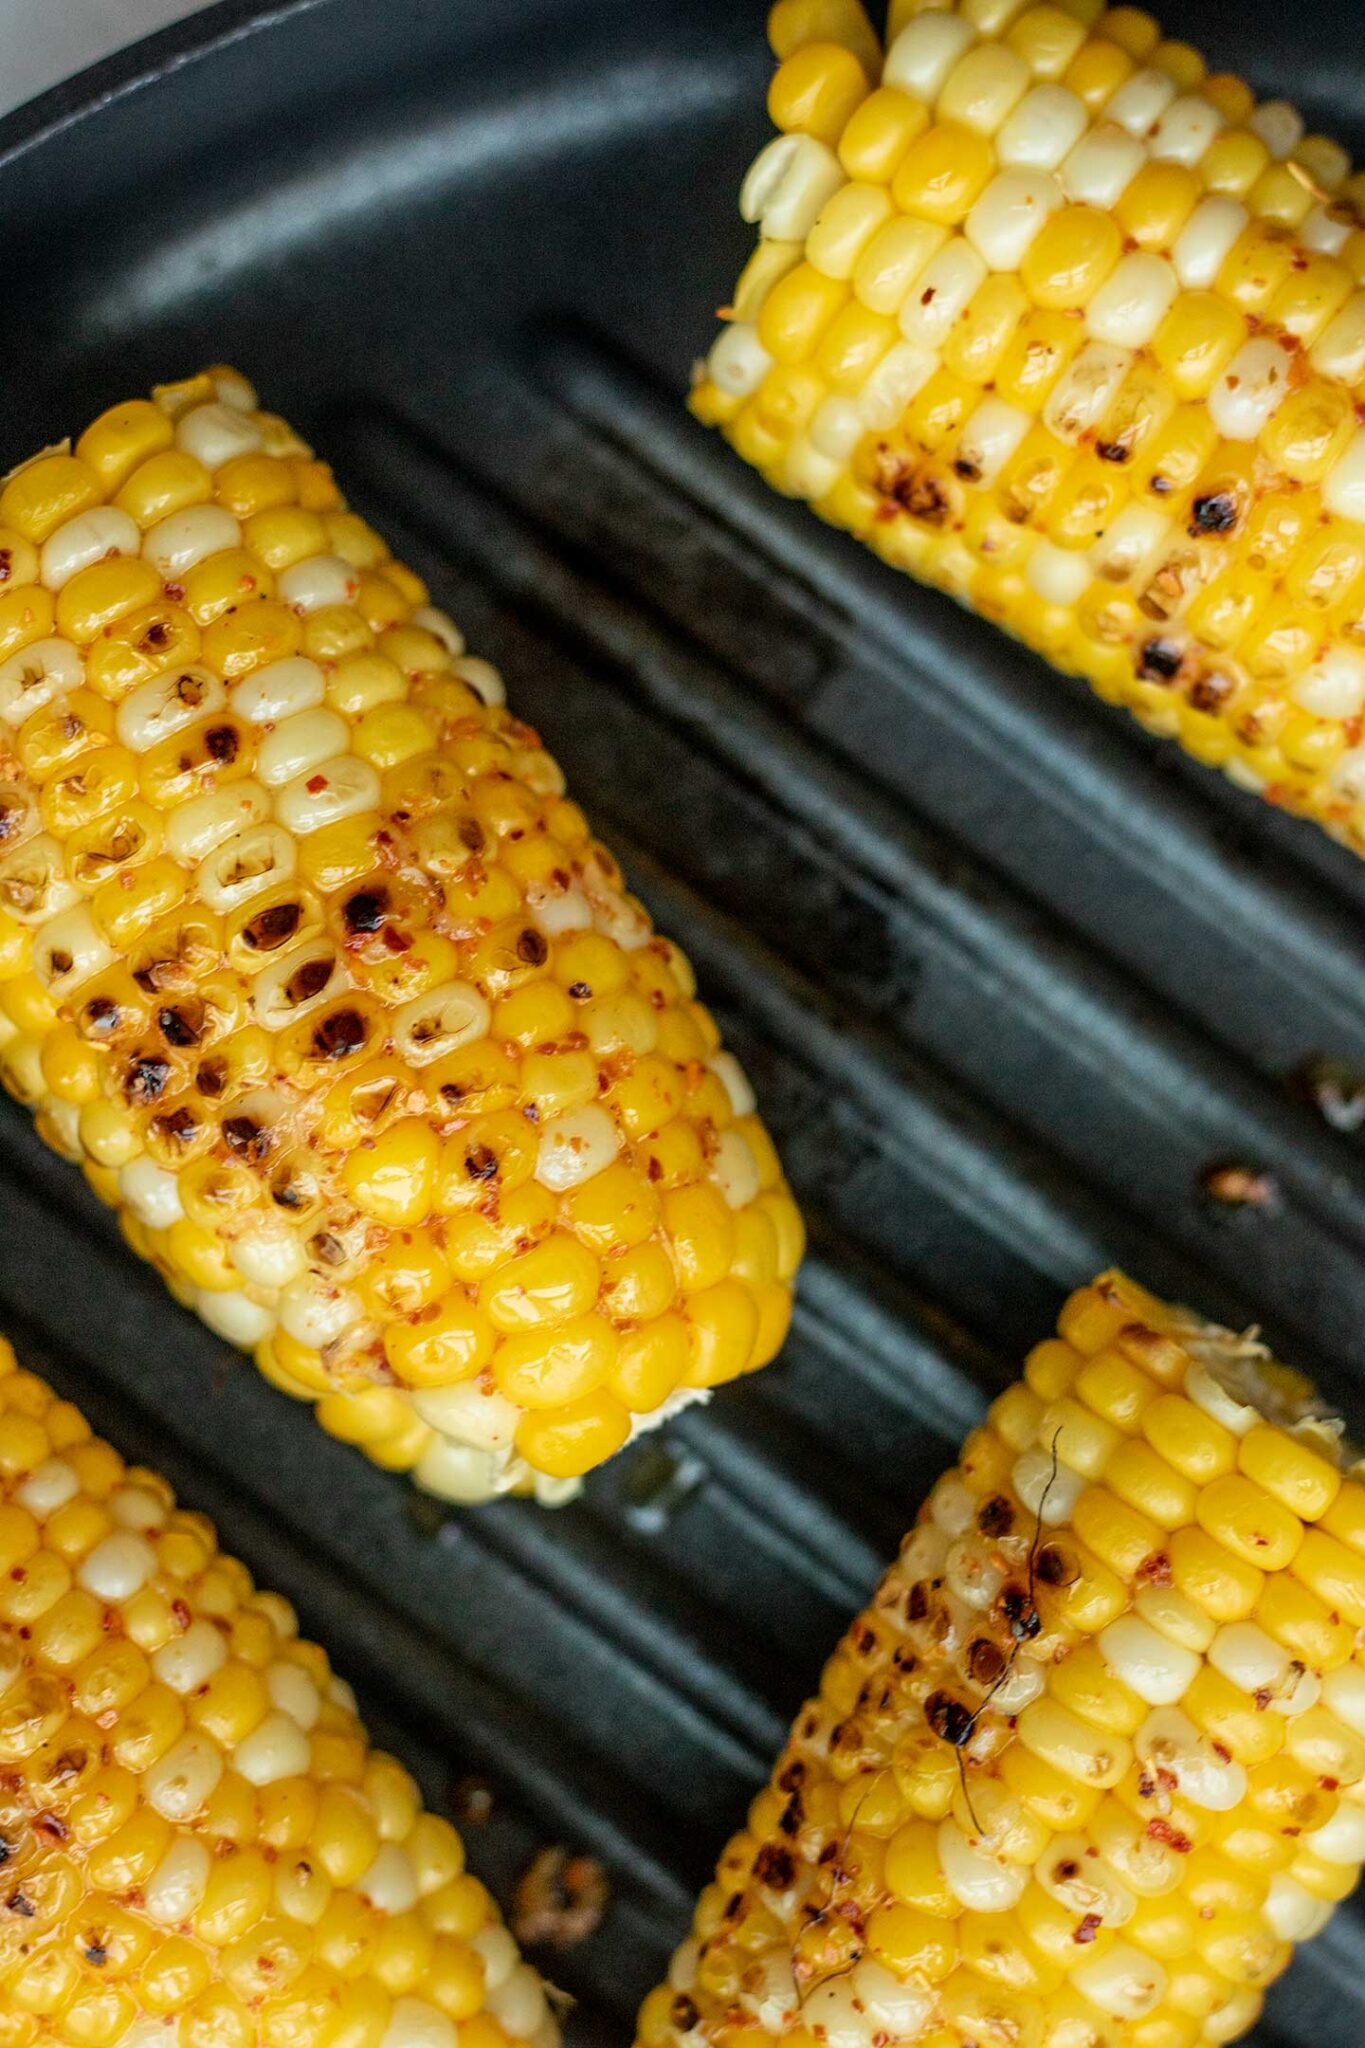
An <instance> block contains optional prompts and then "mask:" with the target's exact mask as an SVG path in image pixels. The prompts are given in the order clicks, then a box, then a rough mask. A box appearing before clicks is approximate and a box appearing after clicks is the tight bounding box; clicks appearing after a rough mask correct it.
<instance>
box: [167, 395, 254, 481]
mask: <svg viewBox="0 0 1365 2048" xmlns="http://www.w3.org/2000/svg"><path fill="white" fill-rule="evenodd" d="M175 438H176V444H177V446H179V447H181V448H183V449H184V450H185V453H186V454H187V455H193V456H194V458H195V460H196V461H197V462H202V463H203V465H204V467H205V469H208V470H214V469H221V468H222V467H223V464H224V463H225V462H232V461H234V460H235V459H236V457H237V456H239V455H255V454H256V453H257V451H258V450H259V449H260V448H261V447H262V446H263V444H264V440H265V437H264V435H263V434H262V432H261V430H260V428H259V427H258V426H257V425H256V422H255V421H254V420H251V419H248V418H246V416H245V415H244V414H243V413H241V412H239V411H237V409H236V408H235V407H234V406H229V405H217V404H215V405H197V406H195V407H194V409H193V411H191V412H184V413H181V415H180V418H179V419H178V420H177V421H176V427H175Z"/></svg>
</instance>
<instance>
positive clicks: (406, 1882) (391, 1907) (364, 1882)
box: [355, 1842, 521, 1989]
mask: <svg viewBox="0 0 1365 2048" xmlns="http://www.w3.org/2000/svg"><path fill="white" fill-rule="evenodd" d="M355 1889H356V1891H357V1892H358V1893H359V1894H360V1896H361V1898H362V1899H368V1900H369V1902H370V1904H371V1905H372V1906H375V1907H377V1908H378V1910H379V1911H380V1912H381V1913H410V1912H411V1911H412V1909H413V1907H414V1906H415V1905H416V1904H417V1899H418V1891H417V1878H416V1875H415V1873H414V1871H413V1868H412V1861H411V1858H410V1857H409V1856H407V1855H406V1853H405V1852H404V1851H403V1850H402V1849H401V1848H400V1847H399V1845H398V1843H397V1842H385V1843H384V1845H383V1847H382V1848H381V1849H380V1851H379V1854H378V1855H377V1856H376V1857H375V1859H374V1862H373V1863H372V1864H371V1865H370V1867H369V1869H368V1870H367V1871H366V1872H365V1875H364V1876H363V1877H361V1878H358V1879H357V1880H356V1886H355ZM520 1960H521V1958H520V1957H517V1961H518V1962H519V1961H520ZM511 1974H512V1972H511V1971H510V1970H509V1971H508V1972H507V1976H509V1977H510V1976H511ZM501 1981H504V1982H505V1981H506V1980H505V1979H503V1980H501ZM489 1988H490V1989H492V1988H493V1987H492V1986H491V1985H490V1987H489Z"/></svg>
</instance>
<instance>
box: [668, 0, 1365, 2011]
mask: <svg viewBox="0 0 1365 2048" xmlns="http://www.w3.org/2000/svg"><path fill="white" fill-rule="evenodd" d="M1135 32H1136V30H1135ZM1319 1415H1320V1410H1319V1409H1318V1408H1317V1406H1316V1404H1315V1402H1314V1401H1313V1399H1312V1396H1311V1390H1309V1389H1307V1388H1306V1387H1305V1386H1304V1385H1303V1383H1302V1382H1297V1381H1294V1380H1293V1379H1292V1378H1290V1377H1289V1376H1286V1375H1285V1374H1284V1372H1283V1369H1282V1368H1279V1367H1277V1366H1276V1365H1275V1363H1274V1361H1273V1360H1271V1358H1270V1357H1269V1354H1268V1353H1267V1352H1266V1351H1265V1350H1264V1348H1263V1347H1262V1346H1260V1345H1259V1344H1257V1343H1255V1342H1253V1341H1252V1340H1250V1339H1243V1338H1238V1337H1236V1336H1235V1335H1233V1334H1232V1333H1231V1332H1230V1331H1226V1330H1220V1329H1217V1328H1216V1327H1214V1326H1212V1325H1210V1324H1206V1323H1203V1322H1201V1321H1200V1320H1199V1319H1198V1318H1197V1317H1195V1316H1194V1315H1192V1314H1190V1313H1189V1312H1188V1311H1187V1310H1183V1309H1172V1308H1166V1307H1164V1306H1163V1305H1162V1304H1161V1303H1159V1302H1157V1301H1154V1300H1153V1298H1152V1297H1151V1296H1150V1295H1148V1294H1146V1293H1144V1292H1143V1290H1142V1289H1140V1288H1138V1287H1135V1286H1134V1285H1133V1284H1132V1283H1131V1282H1130V1281H1128V1280H1126V1279H1125V1278H1124V1277H1123V1276H1122V1275H1121V1274H1117V1273H1108V1274H1105V1275H1102V1276H1101V1278H1100V1279H1099V1280H1097V1281H1096V1282H1095V1284H1094V1285H1093V1286H1092V1287H1087V1288H1083V1289H1081V1291H1080V1292H1079V1293H1078V1294H1076V1295H1074V1296H1073V1297H1072V1299H1071V1300H1070V1301H1069V1302H1068V1303H1067V1305H1066V1308H1065V1309H1064V1311H1063V1314H1062V1317H1061V1326H1060V1332H1059V1336H1058V1337H1057V1338H1055V1339H1050V1340H1048V1341H1046V1342H1044V1343H1042V1344H1040V1345H1038V1346H1037V1347H1036V1348H1035V1350H1034V1351H1033V1352H1032V1353H1031V1354H1030V1356H1029V1360H1028V1363H1027V1367H1026V1373H1025V1382H1020V1383H1019V1384H1017V1385H1016V1386H1015V1387H1013V1388H1012V1389H1010V1390H1008V1391H1007V1392H1006V1393H1005V1394H1003V1395H1002V1396H1000V1398H999V1399H998V1400H997V1401H996V1402H995V1403H994V1404H993V1406H992V1408H991V1411H990V1415H989V1418H988V1421H987V1423H986V1424H985V1425H984V1426H983V1427H982V1428H979V1429H977V1430H975V1431H974V1432H973V1433H972V1435H971V1436H970V1437H969V1439H968V1441H967V1444H966V1445H965V1446H964V1449H963V1454H962V1459H961V1462H960V1464H959V1465H958V1466H957V1467H956V1468H955V1469H954V1470H953V1471H951V1472H949V1473H947V1474H946V1475H945V1476H944V1478H943V1479H941V1480H940V1481H939V1484H938V1485H937V1486H936V1487H935V1489H934V1491H933V1493H932V1495H931V1496H930V1499H929V1501H928V1502H927V1504H926V1505H925V1507H924V1508H923V1509H922V1511H921V1513H920V1517H919V1520H918V1523H917V1524H916V1526H915V1528H914V1529H913V1530H912V1531H911V1532H910V1534H909V1535H908V1536H907V1537H906V1539H905V1541H904V1543H903V1545H902V1548H901V1554H900V1557H899V1559H898V1561H897V1563H896V1564H895V1565H894V1566H893V1567H892V1568H891V1570H890V1571H889V1572H888V1573H887V1575H886V1577H885V1578H884V1579H883V1581H882V1583H881V1586H880V1587H879V1588H878V1590H877V1592H876V1594H875V1595H874V1596H873V1599H872V1602H871V1604H870V1606H869V1607H868V1608H867V1609H866V1610H865V1612H864V1613H863V1614H862V1615H861V1616H859V1618H858V1619H857V1620H856V1621H855V1622H854V1623H853V1625H852V1627H851V1628H850V1629H849V1631H848V1633H847V1635H846V1636H845V1637H844V1639H843V1641H842V1642H841V1643H840V1645H839V1646H838V1648H837V1649H836V1651H835V1653H834V1655H833V1657H832V1658H831V1660H830V1662H829V1663H828V1665H827V1666H826V1667H825V1672H824V1676H823V1679H822V1682H821V1689H820V1693H819V1695H818V1697H816V1698H815V1699H812V1700H811V1701H809V1702H808V1704H807V1705H806V1707H805V1708H804V1709H803V1710H802V1712H801V1714H800V1715H799V1716H798V1718H797V1721H796V1724H795V1727H794V1729H793V1731H792V1735H791V1738H790V1740H789V1742H788V1745H787V1748H786V1750H785V1751H784V1752H783V1754H782V1756H781V1758H780V1759H779V1761H778V1764H777V1768H776V1770H775V1772H774V1774H773V1778H772V1781H771V1783H770V1785H769V1787H768V1789H767V1790H766V1791H765V1792H763V1793H761V1794H760V1795H759V1797H758V1799H757V1800H755V1802H754V1804H753V1806H752V1807H751V1809H750V1813H749V1822H748V1826H747V1828H746V1829H745V1830H744V1831H743V1832H741V1833H740V1834H739V1835H737V1836H736V1837H735V1838H734V1840H733V1841H732V1842H731V1843H730V1845H729V1847H728V1848H727V1850H726V1851H725V1854H724V1856H723V1857H722V1859H721V1863H720V1866H719V1869H718V1872H717V1883H716V1884H715V1885H714V1886H713V1887H712V1888H711V1889H710V1890H709V1891H707V1892H706V1893H704V1894H703V1897H702V1900H701V1902H700V1904H699V1906H698V1910H697V1915H696V1920H695V1923H694V1930H693V1937H692V1939H691V1940H689V1941H688V1942H685V1943H684V1945H683V1947H682V1948H681V1949H680V1950H679V1951H678V1954H677V1956H676V1958H675V1960H674V1964H673V1969H672V1972H671V1975H670V1978H669V1981H668V1983H667V1984H666V1985H665V1986H663V1987H662V1988H661V1989H660V1990H658V1991H656V1992H654V1993H652V1994H651V1996H650V1998H649V1999H648V2000H646V2002H645V2005H644V2007H643V2009H642V2011H641V2015H640V2022H639V2029H638V2040H639V2043H640V2044H641V2048H680V2044H684V2043H685V2044H686V2048H696V2044H698V2043H705V2044H708V2048H710V2044H721V2043H730V2042H734V2041H742V2042H744V2043H746V2044H749V2048H755V2044H761V2043H763V2042H765V2041H783V2042H786V2043H788V2044H789V2048H811V2044H815V2048H878V2044H881V2043H884V2042H888V2041H896V2042H902V2041H903V2042H906V2043H918V2044H920V2048H969V2044H970V2048H1120V2044H1131V2048H1204V2044H1212V2043H1214V2042H1225V2041H1231V2040H1233V2039H1236V2038H1238V2037H1240V2035H1241V2034H1242V2033H1244V2032H1245V2031H1246V2029H1247V2028H1249V2027H1250V2026H1251V2025H1252V2024H1253V2023H1254V2021H1255V2019H1256V2016H1257V2014H1258V2012H1259V2011H1260V2007H1261V1998H1262V1993H1263V1991H1264V1989H1265V1987H1266V1986H1267V1985H1268V1984H1269V1983H1271V1982H1272V1981H1273V1980H1274V1978H1276V1977H1277V1976H1278V1975H1279V1974H1280V1973H1281V1971H1282V1970H1283V1969H1284V1968H1285V1966H1286V1964H1287V1963H1288V1961H1289V1958H1290V1954H1291V1952H1292V1947H1293V1944H1294V1943H1295V1942H1296V1941H1299V1940H1301V1939H1303V1938H1305V1937H1306V1936H1308V1935H1310V1934H1312V1933H1315V1932H1316V1931H1317V1929H1318V1928H1319V1927H1321V1926H1322V1924H1323V1923H1324V1921H1325V1920H1326V1918H1327V1916H1328V1914H1329V1913H1330V1911H1331V1908H1332V1905H1333V1904H1334V1903H1335V1902H1336V1901H1337V1900H1338V1899H1340V1898H1342V1897H1344V1896H1345V1895H1346V1893H1347V1892H1348V1891H1349V1890H1350V1889H1351V1887H1352V1886H1353V1885H1354V1883H1355V1881H1356V1877H1357V1875H1358V1872H1359V1868H1360V1865H1361V1862H1362V1860H1365V1821H1363V1820H1362V1818H1361V1810H1360V1801H1359V1787H1360V1786H1361V1784H1363V1783H1365V1496H1361V1497H1360V1498H1359V1499H1358V1498H1357V1496H1358V1495H1360V1488H1359V1487H1358V1485H1356V1483H1355V1482H1354V1481H1352V1480H1347V1481H1345V1482H1344V1483H1343V1481H1342V1476H1341V1470H1340V1467H1341V1465H1342V1463H1344V1462H1345V1460H1346V1456H1347V1454H1346V1453H1344V1452H1343V1451H1342V1449H1341V1447H1340V1446H1339V1445H1338V1443H1337V1441H1336V1435H1335V1433H1334V1430H1333V1428H1332V1427H1331V1426H1330V1425H1328V1426H1326V1427H1324V1425H1323V1424H1322V1423H1321V1422H1320V1421H1319V1419H1318V1417H1319ZM1252 1556H1255V1557H1257V1558H1259V1560H1260V1563H1259V1564H1252V1563H1251V1562H1249V1559H1250V1558H1251V1557H1252Z"/></svg>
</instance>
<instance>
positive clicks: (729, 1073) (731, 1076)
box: [706, 1050, 758, 1116]
mask: <svg viewBox="0 0 1365 2048" xmlns="http://www.w3.org/2000/svg"><path fill="white" fill-rule="evenodd" d="M706 1064H707V1066H708V1067H709V1068H710V1070H711V1072H712V1073H713V1074H715V1075H716V1076H717V1077H718V1078H719V1080H720V1082H721V1085H722V1087H723V1088H724V1090H725V1092H726V1094H727V1095H728V1096H729V1098H730V1107H731V1109H732V1110H733V1111H734V1113H735V1115H736V1116H752V1115H753V1113H754V1110H755V1108H756V1107H757V1103H758V1098H757V1097H756V1095H755V1094H754V1091H753V1084H752V1083H751V1081H750V1079H749V1076H748V1075H747V1074H746V1073H745V1071H744V1069H743V1067H742V1066H741V1065H740V1063H739V1061H738V1060H737V1059H736V1058H735V1056H734V1054H733V1053H732V1052H725V1051H723V1050H722V1051H721V1052H713V1053H712V1055H711V1057H710V1059H709V1060H708V1061H707V1062H706Z"/></svg>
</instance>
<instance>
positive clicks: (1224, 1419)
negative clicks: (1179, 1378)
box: [1183, 1358, 1261, 1436]
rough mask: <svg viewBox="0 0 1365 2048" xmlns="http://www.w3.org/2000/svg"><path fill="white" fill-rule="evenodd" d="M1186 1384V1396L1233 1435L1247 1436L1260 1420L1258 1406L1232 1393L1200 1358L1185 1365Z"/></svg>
mask: <svg viewBox="0 0 1365 2048" xmlns="http://www.w3.org/2000/svg"><path fill="white" fill-rule="evenodd" d="M1183 1385H1184V1393H1185V1396H1186V1398H1187V1399H1188V1400H1191V1401H1193V1402H1194V1404H1195V1406H1196V1408H1202V1409H1203V1411H1204V1413H1205V1414H1206V1415H1211V1416H1212V1417H1213V1419H1214V1421H1215V1422H1221V1423H1222V1425H1223V1427H1224V1429H1230V1430H1231V1431H1232V1433H1233V1435H1234V1436H1245V1435H1246V1433H1247V1431H1248V1430H1250V1429H1254V1428H1255V1427H1256V1425H1257V1423H1258V1422H1259V1421H1260V1420H1261V1412H1260V1410H1259V1408H1256V1407H1253V1406H1252V1404H1251V1403H1250V1402H1249V1401H1239V1400H1238V1399H1237V1397H1236V1395H1235V1394H1231V1393H1229V1392H1228V1389H1227V1388H1226V1387H1225V1386H1224V1385H1223V1382H1222V1381H1221V1380H1220V1379H1219V1378H1218V1377H1217V1375H1216V1374H1215V1373H1213V1372H1211V1371H1210V1370H1209V1368H1208V1367H1207V1366H1206V1365H1204V1364H1202V1363H1201V1361H1200V1360H1199V1359H1197V1358H1193V1359H1191V1360H1190V1363H1189V1364H1188V1365H1187V1366H1186V1368H1185V1379H1184V1383H1183Z"/></svg>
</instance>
